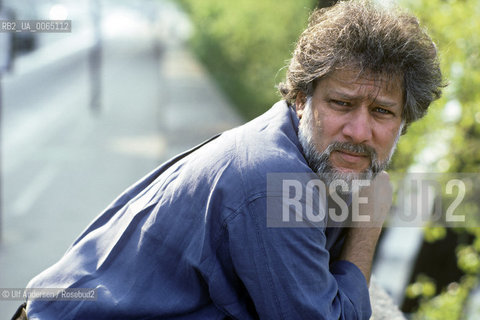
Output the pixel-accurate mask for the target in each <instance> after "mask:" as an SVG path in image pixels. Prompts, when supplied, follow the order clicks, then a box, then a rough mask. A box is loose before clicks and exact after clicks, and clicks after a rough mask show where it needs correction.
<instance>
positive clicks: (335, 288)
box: [227, 197, 371, 320]
mask: <svg viewBox="0 0 480 320" xmlns="http://www.w3.org/2000/svg"><path fill="white" fill-rule="evenodd" d="M265 208H266V197H259V198H257V199H255V200H253V201H251V202H250V203H249V204H248V205H246V206H245V207H244V208H243V210H239V212H237V213H236V215H235V216H234V217H232V218H231V219H230V220H229V222H228V223H227V228H228V237H229V246H230V248H229V249H230V254H231V256H232V261H233V265H234V268H235V271H236V273H237V274H238V276H239V277H240V279H241V280H242V282H243V284H244V286H245V288H246V289H247V291H248V293H249V295H250V297H251V299H252V300H253V302H254V305H255V309H256V312H257V313H258V315H259V317H260V319H348V320H352V319H369V318H370V315H371V307H370V300H369V294H368V287H367V282H366V280H365V277H364V276H363V274H362V273H361V271H360V270H359V269H358V267H356V266H355V265H354V264H353V263H350V262H348V261H335V262H332V261H330V254H329V252H328V250H327V249H326V247H325V245H326V235H325V228H324V227H321V226H312V227H283V228H281V227H268V226H267V220H266V219H267V218H266V213H265Z"/></svg>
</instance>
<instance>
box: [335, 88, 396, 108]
mask: <svg viewBox="0 0 480 320" xmlns="http://www.w3.org/2000/svg"><path fill="white" fill-rule="evenodd" d="M331 92H332V94H334V95H335V96H337V97H339V98H340V99H346V100H359V99H360V98H362V96H360V95H356V94H350V93H347V92H341V91H335V90H332V91H331ZM375 102H376V103H377V104H379V105H381V106H384V107H387V108H395V107H397V106H398V103H397V102H395V101H391V100H388V99H384V98H382V97H376V98H375Z"/></svg>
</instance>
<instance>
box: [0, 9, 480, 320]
mask: <svg viewBox="0 0 480 320" xmlns="http://www.w3.org/2000/svg"><path fill="white" fill-rule="evenodd" d="M333 2H335V1H328V0H327V1H318V0H315V1H314V0H296V1H293V0H285V1H282V2H279V1H273V0H261V1H258V0H242V1H218V0H202V1H194V0H84V1H69V0H64V1H47V0H35V1H34V0H30V1H28V0H3V1H1V2H0V3H1V8H2V10H1V13H0V16H1V17H2V19H10V20H12V19H18V20H26V19H52V20H64V19H68V20H71V21H72V31H71V32H70V33H15V34H11V33H10V34H8V33H3V34H2V36H3V38H0V46H1V51H2V55H5V56H8V55H7V54H6V52H7V51H8V52H9V53H11V54H12V59H7V58H3V61H1V57H0V63H3V64H2V65H0V69H1V70H2V73H1V82H0V84H1V94H0V112H1V122H0V130H1V145H0V151H1V167H0V170H1V171H0V175H1V212H0V232H1V240H0V288H23V287H25V285H26V284H27V282H28V281H29V280H30V279H31V278H32V277H34V276H35V275H36V274H38V273H39V272H41V271H42V270H44V269H45V268H47V267H48V266H50V265H51V264H53V263H55V262H56V261H57V260H58V259H59V258H60V257H61V255H62V254H63V253H64V252H65V250H66V249H67V248H68V246H69V245H70V243H72V242H73V240H74V239H75V238H76V236H77V235H78V234H79V233H80V232H81V231H82V230H83V229H84V228H85V227H86V226H87V225H88V223H89V222H90V221H92V219H93V218H94V217H95V216H96V215H98V214H99V213H100V212H101V211H102V210H103V209H104V208H105V207H106V206H107V205H108V204H109V202H110V201H112V200H113V199H114V198H115V197H116V196H117V195H119V194H120V193H121V192H122V191H123V190H124V189H126V188H127V187H128V186H129V185H131V184H132V183H134V182H135V181H137V180H138V179H139V178H141V177H142V176H143V175H145V174H147V173H148V172H149V171H150V170H152V169H153V168H155V167H156V166H157V165H159V164H160V163H161V162H163V161H164V160H166V159H168V158H169V157H171V156H173V155H175V154H177V153H179V152H181V151H183V150H185V149H188V148H189V147H192V146H194V145H195V144H197V143H199V142H201V141H203V140H204V139H207V138H209V137H210V136H212V135H213V134H215V133H217V132H221V131H223V130H226V129H229V128H231V127H234V126H236V125H239V124H241V123H243V122H245V121H246V120H249V119H251V118H253V117H255V116H257V115H260V114H261V113H262V112H263V111H265V110H267V109H268V108H269V107H270V106H271V105H272V104H273V103H274V102H275V101H277V100H279V99H280V98H279V95H278V94H277V92H276V89H275V85H276V84H278V83H279V82H280V81H282V80H283V79H284V77H285V68H284V66H285V65H286V64H287V63H288V59H289V58H290V56H291V52H292V51H293V48H294V44H295V41H296V39H297V38H298V36H299V34H300V32H301V31H302V30H303V29H304V28H305V26H306V19H307V17H308V14H309V13H310V12H311V10H313V9H314V8H315V7H325V6H329V5H331V4H332V3H333ZM390 2H392V1H390ZM397 3H398V4H399V5H400V6H401V7H404V8H407V9H408V10H410V11H412V12H414V13H415V14H416V15H417V16H418V17H419V18H420V20H421V22H422V24H423V25H424V26H426V28H427V29H428V31H429V32H430V34H431V35H432V37H433V38H434V40H435V41H436V43H437V45H438V48H439V51H440V57H441V62H442V68H443V71H444V73H445V78H446V79H447V80H448V82H449V86H448V87H447V89H446V90H445V91H444V95H443V97H442V99H441V100H439V101H437V102H435V103H434V105H433V106H432V107H431V111H430V112H429V114H428V115H427V116H426V118H425V119H424V120H422V121H420V122H418V123H416V124H414V125H412V126H411V127H410V128H409V132H408V133H407V135H405V136H404V137H402V139H401V140H400V143H399V146H398V151H397V154H396V156H395V157H394V162H393V165H392V168H391V172H392V173H395V172H398V173H404V172H435V173H445V174H447V173H448V174H457V173H463V174H477V173H478V168H479V163H480V146H479V144H480V140H479V139H478V137H479V135H480V91H479V90H478V89H479V84H480V57H479V54H480V38H479V36H478V35H477V33H478V30H480V19H478V17H480V1H478V0H475V1H474V0H462V1H460V0H448V1H447V0H430V1H427V0H418V1H413V0H401V1H400V0H399V1H397ZM8 37H12V38H11V39H9V38H8ZM2 39H3V40H2ZM7 43H10V44H11V45H10V46H9V45H7ZM438 197H439V198H440V199H445V200H442V201H451V199H450V200H449V199H448V197H447V195H445V194H439V195H438ZM465 203H466V204H467V205H465V206H464V207H463V209H462V210H464V211H465V212H464V213H465V214H468V215H475V216H478V212H479V208H478V201H475V199H470V198H468V197H467V198H466V199H465ZM479 239H480V229H479V228H476V227H473V226H472V227H462V228H445V227H442V226H438V225H434V224H431V225H428V226H426V227H424V228H393V227H392V228H386V230H385V232H384V233H383V236H382V239H381V243H380V246H379V249H378V251H377V255H376V261H375V266H374V277H375V278H376V279H377V281H378V282H379V283H380V284H381V286H382V287H384V288H385V289H386V290H387V291H388V292H389V293H390V295H391V296H392V297H393V299H394V301H395V302H396V303H397V304H398V305H399V306H401V308H402V311H403V312H404V313H405V315H406V316H408V317H409V318H411V319H478V318H480V313H479V309H480V289H479V287H478V277H479V272H480V255H479V252H480V240H479ZM20 303H21V301H11V300H9V299H4V300H0V317H1V318H5V319H8V318H9V317H10V316H11V315H12V314H13V312H14V311H15V309H16V307H17V306H18V305H19V304H20Z"/></svg>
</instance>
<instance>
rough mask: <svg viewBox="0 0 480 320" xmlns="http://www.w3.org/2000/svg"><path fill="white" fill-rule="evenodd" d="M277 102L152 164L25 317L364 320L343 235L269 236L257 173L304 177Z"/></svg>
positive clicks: (307, 231)
mask: <svg viewBox="0 0 480 320" xmlns="http://www.w3.org/2000/svg"><path fill="white" fill-rule="evenodd" d="M298 122H299V120H298V117H297V116H296V114H295V112H294V110H292V109H291V108H290V107H289V106H288V105H287V104H286V103H285V102H283V101H282V102H279V103H277V104H275V105H274V106H273V107H272V108H271V109H270V110H269V111H267V112H266V113H265V114H263V115H261V116H260V117H258V118H256V119H254V120H252V121H251V122H249V123H247V124H245V125H243V126H240V127H238V128H235V129H232V130H230V131H227V132H224V133H222V134H221V135H220V136H218V137H216V138H214V139H212V140H211V141H209V142H208V143H205V144H204V145H202V146H201V147H198V148H194V149H193V150H190V151H188V152H186V153H184V154H182V155H179V156H177V157H176V158H174V159H172V160H170V161H168V162H167V163H165V164H163V165H161V166H160V167H158V168H157V169H156V170H154V171H153V172H151V173H150V174H148V175H147V176H146V177H145V178H143V179H142V180H140V181H139V182H138V183H137V184H135V185H133V186H132V187H131V188H129V189H128V190H127V191H125V192H124V193H123V194H122V195H121V196H120V197H118V198H117V199H116V200H115V201H114V202H113V203H112V204H111V205H110V206H109V207H108V208H107V209H106V210H105V211H104V212H103V213H102V214H101V215H100V216H98V217H97V218H96V220H95V221H94V222H93V223H92V224H91V225H90V226H88V227H87V229H86V230H85V231H84V232H83V233H82V234H81V235H80V237H79V238H78V239H77V240H76V241H75V242H74V243H73V245H72V246H71V247H70V248H69V249H68V251H67V252H66V253H65V255H64V256H63V257H62V258H61V259H60V261H58V262H57V263H56V264H55V265H53V266H51V267H50V268H49V269H47V270H45V271H44V272H42V273H41V274H39V275H38V276H36V277H35V278H34V279H33V280H31V281H30V283H29V284H28V287H29V288H95V289H96V290H97V297H98V298H97V300H96V301H40V300H32V301H29V302H28V309H27V313H28V316H29V319H230V318H231V319H275V320H278V319H349V320H350V319H368V318H369V317H370V314H371V310H370V302H369V297H368V289H367V284H366V281H365V278H364V277H363V275H362V273H361V272H360V270H359V269H358V268H357V267H356V266H355V265H354V264H352V263H350V262H347V261H338V260H336V257H338V255H339V253H340V250H341V239H342V229H339V228H335V229H333V228H326V227H325V226H317V227H312V228H270V227H267V217H266V206H267V200H269V201H271V200H272V199H268V197H269V196H268V194H267V190H266V189H267V185H266V184H267V182H266V181H267V174H268V173H271V172H299V173H304V172H307V173H312V170H311V169H310V168H309V167H308V165H307V163H306V161H305V158H304V156H303V153H302V149H301V146H300V144H299V142H298V138H297V131H298Z"/></svg>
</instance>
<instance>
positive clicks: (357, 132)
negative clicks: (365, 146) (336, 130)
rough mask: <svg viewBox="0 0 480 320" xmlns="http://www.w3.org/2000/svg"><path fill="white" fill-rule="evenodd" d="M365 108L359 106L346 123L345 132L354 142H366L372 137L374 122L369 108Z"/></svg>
mask: <svg viewBox="0 0 480 320" xmlns="http://www.w3.org/2000/svg"><path fill="white" fill-rule="evenodd" d="M365 109H366V108H365ZM365 109H364V108H358V109H357V110H355V111H354V112H351V113H350V114H349V116H348V119H347V121H346V123H345V124H344V127H343V134H344V135H345V137H346V138H347V139H348V140H349V141H350V142H352V143H355V144H358V143H365V142H368V141H370V139H371V138H372V129H373V128H372V125H373V123H372V119H371V116H370V113H369V110H365Z"/></svg>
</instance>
